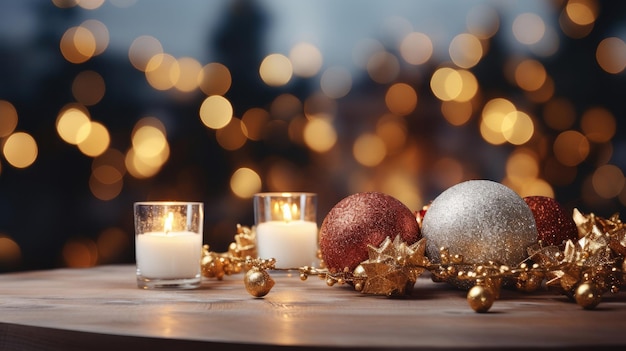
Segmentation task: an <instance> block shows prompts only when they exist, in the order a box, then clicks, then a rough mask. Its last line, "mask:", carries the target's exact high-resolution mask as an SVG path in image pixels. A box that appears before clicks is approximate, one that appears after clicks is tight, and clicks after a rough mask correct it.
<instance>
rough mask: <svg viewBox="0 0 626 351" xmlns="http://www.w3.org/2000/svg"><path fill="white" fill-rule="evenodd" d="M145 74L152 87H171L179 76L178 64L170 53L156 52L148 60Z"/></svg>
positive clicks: (159, 88)
mask: <svg viewBox="0 0 626 351" xmlns="http://www.w3.org/2000/svg"><path fill="white" fill-rule="evenodd" d="M145 74H146V79H147V81H148V84H150V86H152V87H153V88H154V89H156V90H168V89H172V88H173V87H174V86H175V85H176V82H177V81H178V79H179V78H180V65H179V64H178V60H176V58H175V57H174V56H172V55H170V54H156V55H154V56H153V57H152V58H151V59H150V60H149V61H148V64H147V65H146V71H145Z"/></svg>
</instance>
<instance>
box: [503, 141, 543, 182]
mask: <svg viewBox="0 0 626 351" xmlns="http://www.w3.org/2000/svg"><path fill="white" fill-rule="evenodd" d="M505 170H506V178H507V179H508V180H509V181H510V182H511V183H512V184H514V185H515V187H516V188H520V187H522V186H523V185H524V184H526V183H528V182H530V181H533V180H534V179H536V178H539V175H540V168H539V157H538V155H537V153H535V152H534V151H532V150H530V149H527V148H518V149H516V150H515V151H514V152H512V153H511V154H510V155H509V157H508V159H507V160H506V164H505Z"/></svg>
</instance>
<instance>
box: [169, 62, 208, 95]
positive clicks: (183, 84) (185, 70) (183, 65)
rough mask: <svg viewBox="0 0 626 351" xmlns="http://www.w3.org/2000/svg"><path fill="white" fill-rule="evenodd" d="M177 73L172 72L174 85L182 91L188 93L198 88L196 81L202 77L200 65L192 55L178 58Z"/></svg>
mask: <svg viewBox="0 0 626 351" xmlns="http://www.w3.org/2000/svg"><path fill="white" fill-rule="evenodd" d="M177 62H178V64H177V65H176V66H177V67H178V71H179V72H178V74H176V73H174V75H175V76H176V78H177V79H176V80H175V81H174V87H175V88H176V89H178V90H179V91H181V92H183V93H189V92H192V91H194V90H196V89H198V83H199V81H200V80H201V79H202V78H201V77H202V73H203V72H202V65H201V64H200V62H198V60H196V59H195V58H193V57H181V58H179V59H178V61H177Z"/></svg>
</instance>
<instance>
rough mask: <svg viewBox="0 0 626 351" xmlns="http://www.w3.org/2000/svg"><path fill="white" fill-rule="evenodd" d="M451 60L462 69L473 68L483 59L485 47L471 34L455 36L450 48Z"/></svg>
mask: <svg viewBox="0 0 626 351" xmlns="http://www.w3.org/2000/svg"><path fill="white" fill-rule="evenodd" d="M448 53H449V54H450V59H451V60H452V62H454V64H455V65H457V66H458V67H461V68H471V67H474V66H476V65H477V64H478V62H480V59H481V58H482V57H483V46H482V44H481V42H480V40H479V39H478V38H477V37H476V36H474V35H472V34H469V33H461V34H459V35H457V36H455V37H454V38H453V39H452V41H451V42H450V46H449V47H448Z"/></svg>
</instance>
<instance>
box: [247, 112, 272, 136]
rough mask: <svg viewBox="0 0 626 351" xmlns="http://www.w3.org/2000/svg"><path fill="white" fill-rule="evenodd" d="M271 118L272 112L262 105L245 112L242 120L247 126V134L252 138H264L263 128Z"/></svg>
mask: <svg viewBox="0 0 626 351" xmlns="http://www.w3.org/2000/svg"><path fill="white" fill-rule="evenodd" d="M269 120H270V114H269V113H268V112H267V111H266V110H265V109H262V108H260V107H253V108H251V109H248V110H247V111H246V112H244V114H243V116H242V117H241V122H242V123H243V125H244V126H245V128H246V132H247V133H246V136H247V137H248V139H250V140H255V141H258V140H261V139H263V130H264V127H265V125H266V124H267V123H268V122H269Z"/></svg>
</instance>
